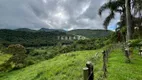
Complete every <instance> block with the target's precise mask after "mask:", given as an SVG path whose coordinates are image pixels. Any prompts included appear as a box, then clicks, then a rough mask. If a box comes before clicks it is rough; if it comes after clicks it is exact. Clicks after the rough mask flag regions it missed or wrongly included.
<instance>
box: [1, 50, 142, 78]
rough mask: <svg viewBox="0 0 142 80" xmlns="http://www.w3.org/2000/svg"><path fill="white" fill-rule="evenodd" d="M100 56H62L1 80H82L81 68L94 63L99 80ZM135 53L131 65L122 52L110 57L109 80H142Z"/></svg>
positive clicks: (82, 53)
mask: <svg viewBox="0 0 142 80" xmlns="http://www.w3.org/2000/svg"><path fill="white" fill-rule="evenodd" d="M97 52H101V50H97V51H94V50H91V51H77V52H71V53H68V54H63V55H59V56H57V57H55V58H53V59H50V60H47V61H43V62H41V63H39V64H35V65H32V66H29V67H26V68H24V69H21V70H17V71H12V72H9V73H3V74H2V73H1V74H0V80H82V77H83V76H82V68H83V67H84V66H85V63H86V61H88V60H91V61H92V62H93V63H94V69H95V70H94V73H95V80H98V79H99V78H100V76H101V75H102V64H100V63H102V57H98V58H95V57H96V55H95V53H97ZM136 53H138V52H137V51H135V53H134V54H133V55H132V59H131V60H132V63H130V64H129V63H126V62H125V60H126V58H125V56H124V54H123V53H122V51H121V50H120V49H117V50H115V51H113V52H112V53H111V54H110V57H109V62H108V74H107V75H108V77H107V80H141V79H142V75H141V74H142V59H141V57H140V56H139V55H138V54H136ZM100 55H102V54H99V56H100ZM99 80H101V79H99Z"/></svg>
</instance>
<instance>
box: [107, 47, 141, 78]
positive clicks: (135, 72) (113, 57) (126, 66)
mask: <svg viewBox="0 0 142 80" xmlns="http://www.w3.org/2000/svg"><path fill="white" fill-rule="evenodd" d="M108 61H109V62H108V66H109V67H108V77H107V80H141V79H142V75H141V72H142V67H141V66H142V59H141V56H139V54H138V50H137V49H136V48H135V49H134V53H133V54H132V57H131V62H132V63H125V61H126V58H125V56H124V53H123V52H122V51H121V50H120V49H115V50H113V51H112V53H111V54H110V56H109V60H108Z"/></svg>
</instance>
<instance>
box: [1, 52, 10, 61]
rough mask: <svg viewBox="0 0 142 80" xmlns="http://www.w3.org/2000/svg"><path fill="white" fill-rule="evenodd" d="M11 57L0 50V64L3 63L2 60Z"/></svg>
mask: <svg viewBox="0 0 142 80" xmlns="http://www.w3.org/2000/svg"><path fill="white" fill-rule="evenodd" d="M10 57H11V55H9V54H3V53H2V52H1V51H0V64H2V63H4V61H6V60H8V59H9V58H10Z"/></svg>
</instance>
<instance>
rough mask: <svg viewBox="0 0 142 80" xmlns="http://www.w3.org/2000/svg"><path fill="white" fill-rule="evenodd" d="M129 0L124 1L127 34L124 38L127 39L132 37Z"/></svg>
mask: <svg viewBox="0 0 142 80" xmlns="http://www.w3.org/2000/svg"><path fill="white" fill-rule="evenodd" d="M130 2H131V0H126V1H125V7H126V23H127V35H126V39H127V41H128V40H130V39H132V30H131V28H132V18H131V17H132V16H131V4H130Z"/></svg>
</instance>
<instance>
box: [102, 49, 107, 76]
mask: <svg viewBox="0 0 142 80" xmlns="http://www.w3.org/2000/svg"><path fill="white" fill-rule="evenodd" d="M102 54H103V71H104V77H107V76H106V72H107V65H106V58H107V56H106V52H105V51H103V52H102Z"/></svg>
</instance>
